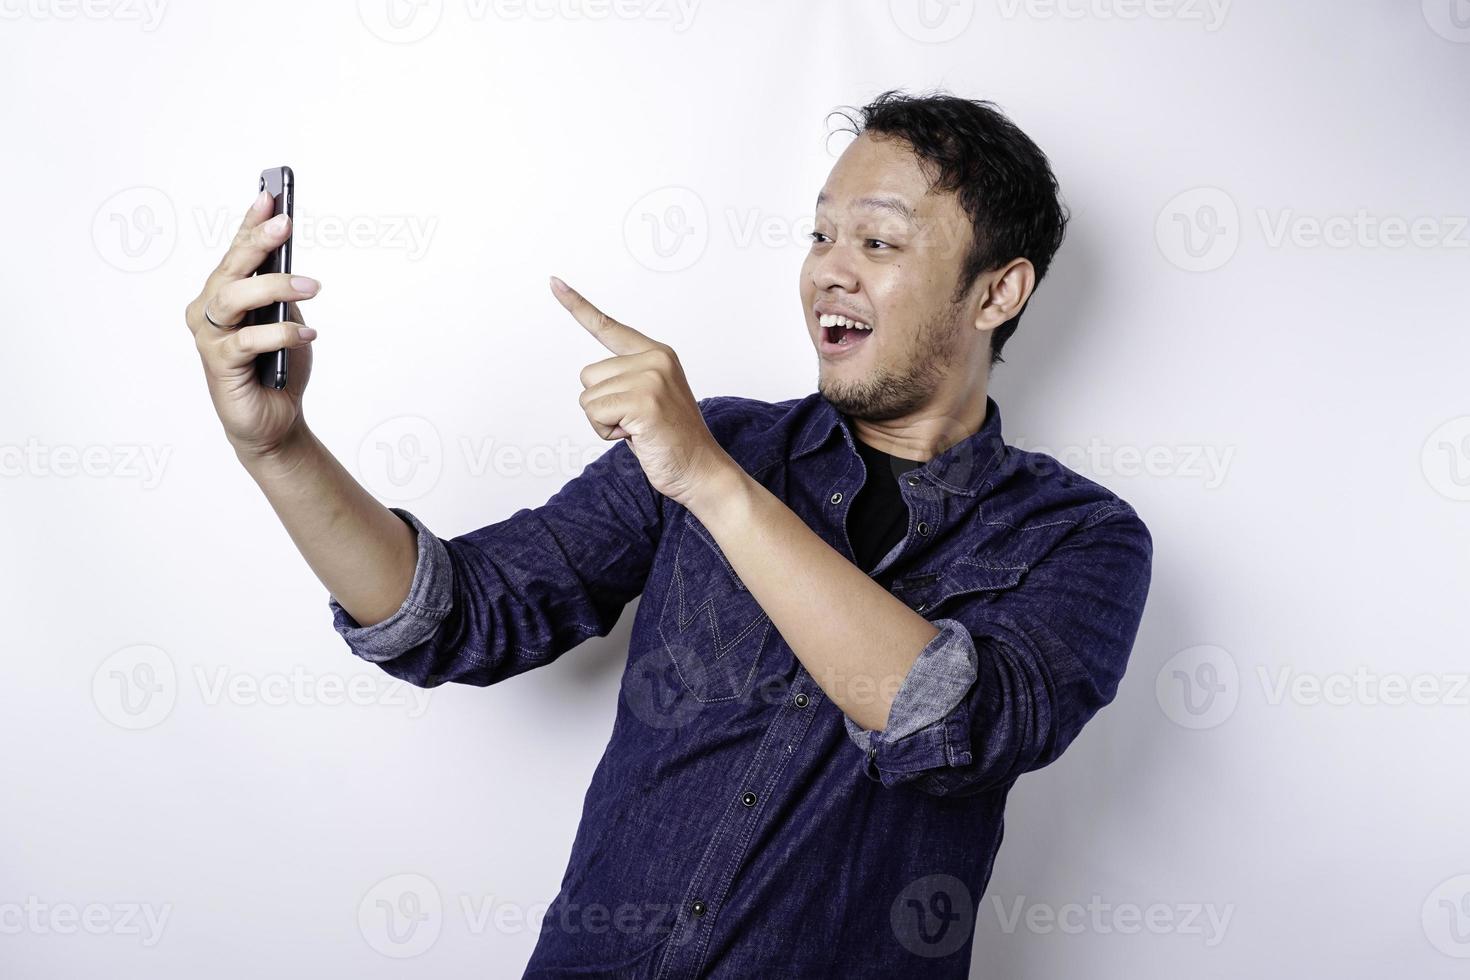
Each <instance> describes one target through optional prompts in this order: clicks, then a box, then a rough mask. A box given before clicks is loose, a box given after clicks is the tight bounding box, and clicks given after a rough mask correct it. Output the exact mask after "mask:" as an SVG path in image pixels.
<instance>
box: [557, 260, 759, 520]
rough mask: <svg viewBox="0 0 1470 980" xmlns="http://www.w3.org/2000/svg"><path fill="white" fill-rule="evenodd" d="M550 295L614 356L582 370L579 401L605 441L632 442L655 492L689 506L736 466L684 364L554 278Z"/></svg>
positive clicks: (666, 345) (594, 427) (665, 345)
mask: <svg viewBox="0 0 1470 980" xmlns="http://www.w3.org/2000/svg"><path fill="white" fill-rule="evenodd" d="M551 291H552V293H553V294H555V296H556V298H557V300H558V301H559V302H560V303H561V305H562V306H564V307H566V309H567V312H569V313H571V314H572V316H573V317H575V318H576V320H577V322H578V323H580V324H581V325H582V326H583V327H586V328H587V332H588V333H590V334H592V336H593V337H595V338H596V339H597V341H598V342H599V343H600V344H602V346H604V347H606V348H607V349H608V350H610V351H612V353H613V356H612V357H609V358H606V359H604V360H601V361H596V362H594V363H592V364H589V365H587V366H586V367H584V368H583V369H582V374H581V380H582V388H583V391H582V394H581V395H579V396H578V399H577V400H578V401H579V402H580V403H581V405H582V410H583V411H585V412H586V413H587V420H588V421H589V422H591V423H592V428H593V429H595V430H596V431H597V434H598V435H599V436H601V437H602V438H604V439H627V440H628V446H629V448H631V449H632V450H633V454H634V455H635V456H636V457H637V458H638V462H639V464H640V465H642V467H643V473H644V475H645V476H647V477H648V482H649V483H651V484H652V485H653V488H654V489H655V490H657V491H658V492H659V493H662V494H663V495H664V496H666V497H668V498H669V499H671V500H673V501H674V502H675V503H678V504H682V505H683V506H686V507H688V506H689V505H690V502H691V501H692V500H693V498H694V497H695V495H696V493H697V492H698V490H699V488H700V487H701V486H703V485H705V484H706V483H707V482H709V481H712V480H713V479H714V478H715V477H716V476H718V475H720V474H721V473H724V472H728V468H729V467H734V466H736V465H737V464H736V463H735V461H734V460H733V459H732V458H731V457H730V455H729V454H728V453H726V452H725V450H724V448H723V447H722V446H721V445H720V444H719V443H718V442H716V441H715V437H714V436H713V435H712V434H711V433H710V431H709V426H707V425H706V424H705V422H704V416H703V415H701V414H700V411H699V403H698V402H697V401H696V400H695V398H694V393H693V392H691V391H690V390H689V382H688V381H686V380H685V378H684V369H683V368H682V367H681V366H680V365H679V358H678V356H677V355H676V354H675V353H674V349H673V348H672V347H670V346H669V345H668V344H662V343H659V342H658V341H656V340H652V339H650V338H648V337H646V336H644V335H643V334H641V333H639V332H638V331H637V330H634V329H633V328H632V327H630V326H628V325H626V324H623V323H619V322H618V321H617V320H614V319H613V318H612V317H610V316H608V315H607V314H606V313H603V312H602V311H601V310H599V309H598V308H597V307H595V306H593V305H592V304H591V303H589V302H588V301H587V300H586V299H585V298H584V297H583V296H582V294H581V293H579V292H577V291H576V290H575V289H573V288H572V287H570V286H568V285H567V284H566V283H564V282H562V281H561V280H560V279H558V278H556V277H555V276H553V277H552V279H551Z"/></svg>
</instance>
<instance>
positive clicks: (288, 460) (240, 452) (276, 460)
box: [235, 423, 317, 477]
mask: <svg viewBox="0 0 1470 980" xmlns="http://www.w3.org/2000/svg"><path fill="white" fill-rule="evenodd" d="M316 448H317V442H316V437H315V436H314V435H313V434H312V432H311V430H310V429H308V428H307V427H306V425H305V424H304V423H302V424H300V425H298V426H294V427H292V429H291V431H290V432H289V433H287V434H286V436H285V437H284V438H282V439H281V441H280V442H277V443H276V444H274V445H272V446H270V447H266V448H260V447H249V448H247V447H243V446H240V445H236V446H235V458H237V459H238V460H239V461H240V464H241V465H242V466H244V467H245V468H246V469H247V470H249V471H250V473H251V474H252V475H255V476H257V477H259V476H281V475H285V474H287V473H290V472H291V471H292V470H294V469H296V468H297V467H298V466H299V465H301V463H302V461H303V460H305V459H306V458H307V457H308V456H310V455H311V453H312V452H313V451H314V450H315V449H316Z"/></svg>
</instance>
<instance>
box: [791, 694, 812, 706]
mask: <svg viewBox="0 0 1470 980" xmlns="http://www.w3.org/2000/svg"><path fill="white" fill-rule="evenodd" d="M807 701H808V698H807V696H806V692H804V691H803V692H801V693H799V694H797V695H796V697H794V698H792V699H791V703H792V704H794V705H796V706H797V707H798V708H805V707H806V705H807Z"/></svg>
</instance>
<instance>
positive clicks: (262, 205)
mask: <svg viewBox="0 0 1470 980" xmlns="http://www.w3.org/2000/svg"><path fill="white" fill-rule="evenodd" d="M270 200H271V195H270V192H269V191H267V190H266V189H265V188H261V190H260V193H259V194H257V195H255V200H254V201H251V202H250V207H251V208H253V209H254V210H256V211H264V210H265V209H266V207H267V205H269V204H270Z"/></svg>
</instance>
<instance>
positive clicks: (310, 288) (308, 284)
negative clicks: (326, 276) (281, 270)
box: [291, 276, 322, 293]
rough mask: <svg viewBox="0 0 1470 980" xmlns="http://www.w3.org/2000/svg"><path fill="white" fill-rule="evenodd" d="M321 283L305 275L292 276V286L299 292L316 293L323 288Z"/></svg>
mask: <svg viewBox="0 0 1470 980" xmlns="http://www.w3.org/2000/svg"><path fill="white" fill-rule="evenodd" d="M321 285H322V284H321V283H319V282H317V281H316V280H315V279H308V278H306V277H305V276H292V277H291V288H292V289H294V290H296V291H297V292H298V293H314V292H316V291H317V290H318V289H320V288H321Z"/></svg>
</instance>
